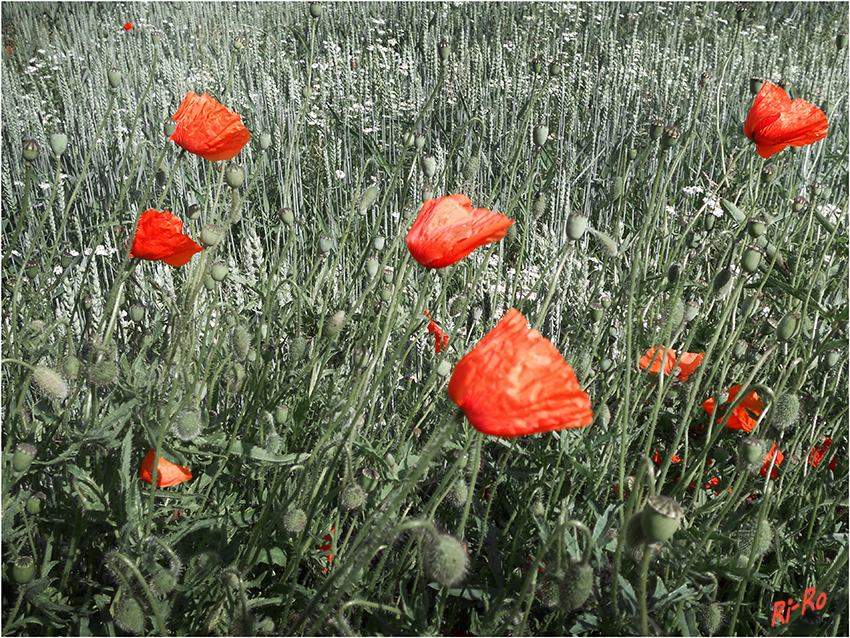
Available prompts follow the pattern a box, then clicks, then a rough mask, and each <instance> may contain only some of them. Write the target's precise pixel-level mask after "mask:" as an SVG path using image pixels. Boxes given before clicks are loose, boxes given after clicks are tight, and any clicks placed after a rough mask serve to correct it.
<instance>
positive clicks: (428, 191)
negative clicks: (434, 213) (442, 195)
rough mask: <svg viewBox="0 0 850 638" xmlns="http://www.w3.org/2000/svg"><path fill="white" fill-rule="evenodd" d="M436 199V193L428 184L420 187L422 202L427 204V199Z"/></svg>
mask: <svg viewBox="0 0 850 638" xmlns="http://www.w3.org/2000/svg"><path fill="white" fill-rule="evenodd" d="M436 197H437V192H436V191H435V190H434V188H433V187H432V186H431V185H430V184H425V186H423V187H422V201H423V203H424V202H427V201H428V200H429V199H435V198H436Z"/></svg>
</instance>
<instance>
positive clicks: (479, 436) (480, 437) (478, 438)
mask: <svg viewBox="0 0 850 638" xmlns="http://www.w3.org/2000/svg"><path fill="white" fill-rule="evenodd" d="M483 442H484V434H483V433H482V432H476V434H475V455H474V456H473V458H472V477H471V478H470V479H469V493H468V494H467V496H466V504H465V505H464V506H463V514H462V515H461V517H460V525H458V527H457V535H458V536H459V537H460V538H463V533H464V531H465V529H466V521H467V519H468V518H469V509H470V507H472V499H473V497H474V496H475V483H476V481H477V480H478V470H479V469H480V467H481V444H482V443H483Z"/></svg>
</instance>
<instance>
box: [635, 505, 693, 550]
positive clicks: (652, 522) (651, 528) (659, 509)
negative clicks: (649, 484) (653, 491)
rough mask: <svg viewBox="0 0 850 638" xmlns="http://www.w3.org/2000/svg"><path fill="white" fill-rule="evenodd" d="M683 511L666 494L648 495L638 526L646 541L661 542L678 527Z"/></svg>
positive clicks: (683, 514)
mask: <svg viewBox="0 0 850 638" xmlns="http://www.w3.org/2000/svg"><path fill="white" fill-rule="evenodd" d="M684 516H685V512H684V511H683V510H682V508H681V507H680V506H679V504H678V503H677V502H676V501H675V500H673V499H672V498H670V497H668V496H660V495H656V496H650V497H649V498H648V499H647V500H646V505H645V506H644V508H643V513H642V514H641V520H640V526H641V529H642V530H643V535H644V538H645V539H646V542H647V543H663V542H665V541H666V540H667V539H669V538H670V537H671V536H673V534H674V533H675V532H676V530H677V529H679V523H680V522H681V520H682V518H683V517H684Z"/></svg>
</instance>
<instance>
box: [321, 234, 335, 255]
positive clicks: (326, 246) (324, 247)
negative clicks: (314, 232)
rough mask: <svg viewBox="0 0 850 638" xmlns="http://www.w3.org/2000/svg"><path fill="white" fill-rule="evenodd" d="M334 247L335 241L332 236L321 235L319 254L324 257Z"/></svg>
mask: <svg viewBox="0 0 850 638" xmlns="http://www.w3.org/2000/svg"><path fill="white" fill-rule="evenodd" d="M333 247H334V239H333V237H331V236H330V235H320V236H319V252H320V253H321V254H323V255H327V254H328V253H329V252H331V250H333Z"/></svg>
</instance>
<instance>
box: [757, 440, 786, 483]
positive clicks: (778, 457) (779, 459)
mask: <svg viewBox="0 0 850 638" xmlns="http://www.w3.org/2000/svg"><path fill="white" fill-rule="evenodd" d="M774 452H775V453H776V461H774V463H773V469H772V470H771V472H770V478H772V479H775V478H776V477H777V476H778V472H777V471H776V468H777V467H779V466H780V465H781V464H782V461H784V460H785V455H784V454H783V453H782V452H780V451H779V450H777V449H776V441H774V442H773V447H772V448H770V451H769V452H768V453H767V454H765V455H764V462H763V463H762V464H761V471H760V472H759V474H761V477H762V478H764V477H765V476H767V468H769V467H770V460H771V459H772V458H773V456H774Z"/></svg>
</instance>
